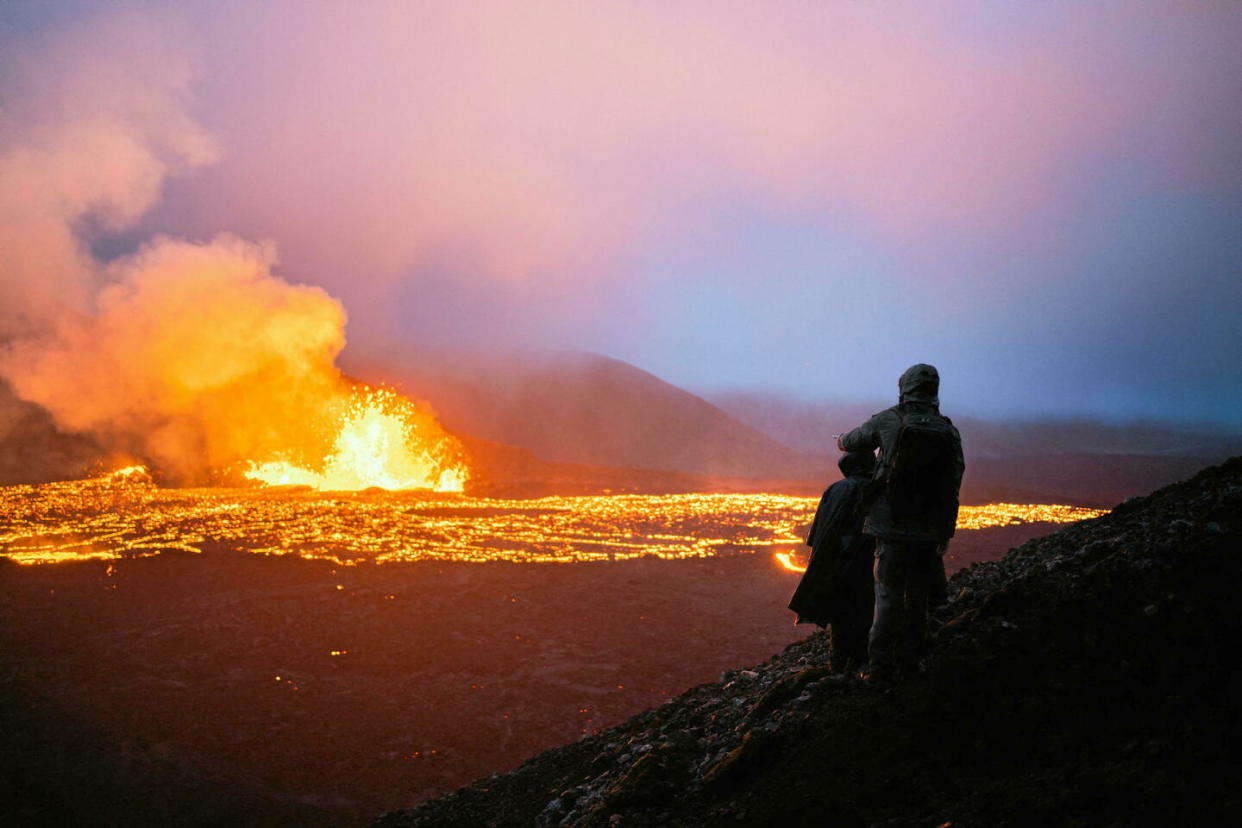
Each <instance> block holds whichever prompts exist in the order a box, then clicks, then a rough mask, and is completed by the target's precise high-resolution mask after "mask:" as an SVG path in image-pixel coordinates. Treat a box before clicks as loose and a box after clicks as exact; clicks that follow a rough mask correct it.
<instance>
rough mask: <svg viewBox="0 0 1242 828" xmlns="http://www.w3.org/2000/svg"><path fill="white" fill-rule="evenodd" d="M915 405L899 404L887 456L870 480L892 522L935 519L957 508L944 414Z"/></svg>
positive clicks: (953, 450) (952, 439) (952, 447)
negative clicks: (897, 423) (881, 495)
mask: <svg viewBox="0 0 1242 828" xmlns="http://www.w3.org/2000/svg"><path fill="white" fill-rule="evenodd" d="M919 409H921V410H919ZM919 409H911V408H907V407H906V406H902V407H901V425H900V427H899V428H898V429H897V436H896V438H895V439H894V440H893V446H892V451H891V452H890V455H891V456H887V457H884V458H882V460H881V462H880V467H879V468H878V469H877V470H876V481H877V483H878V484H879V486H878V488H882V489H883V491H884V494H885V499H886V500H887V501H888V504H889V507H890V508H891V510H892V517H893V521H894V522H895V523H900V524H914V525H929V524H932V525H940V524H943V523H945V522H948V521H952V520H953V517H954V515H955V513H956V511H957V508H956V507H957V486H956V482H957V481H956V475H955V472H956V460H957V436H956V434H955V432H954V429H953V423H952V422H951V421H950V420H949V418H948V417H944V416H942V415H940V414H939V413H937V412H935V411H928V410H926V408H924V407H922V406H920V407H919ZM950 525H951V524H950Z"/></svg>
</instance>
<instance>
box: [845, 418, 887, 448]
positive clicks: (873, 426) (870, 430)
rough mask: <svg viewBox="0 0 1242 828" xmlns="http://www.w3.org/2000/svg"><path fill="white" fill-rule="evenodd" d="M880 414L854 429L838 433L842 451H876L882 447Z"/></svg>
mask: <svg viewBox="0 0 1242 828" xmlns="http://www.w3.org/2000/svg"><path fill="white" fill-rule="evenodd" d="M879 425H880V415H879V414H877V415H875V416H874V417H872V418H871V419H870V420H867V422H865V423H863V424H862V425H860V426H859V427H858V428H856V429H854V430H853V431H847V432H846V433H845V434H839V435H837V448H838V449H840V450H841V451H875V450H876V449H878V448H879V447H880V428H879Z"/></svg>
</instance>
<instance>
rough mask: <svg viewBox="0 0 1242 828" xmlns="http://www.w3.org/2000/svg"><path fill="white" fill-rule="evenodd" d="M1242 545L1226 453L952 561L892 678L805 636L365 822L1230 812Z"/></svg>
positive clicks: (998, 819) (1026, 819) (1238, 795)
mask: <svg viewBox="0 0 1242 828" xmlns="http://www.w3.org/2000/svg"><path fill="white" fill-rule="evenodd" d="M1240 542H1242V458H1234V459H1232V460H1229V461H1227V462H1226V463H1224V464H1223V465H1221V466H1217V467H1214V468H1210V469H1207V470H1204V471H1203V472H1201V473H1200V474H1198V475H1197V476H1196V477H1194V478H1193V479H1191V480H1188V481H1186V482H1183V483H1178V484H1175V485H1173V486H1169V487H1166V488H1164V489H1161V490H1160V491H1157V492H1156V493H1154V494H1152V495H1150V496H1148V497H1144V498H1136V499H1132V500H1130V501H1127V502H1125V503H1123V504H1122V505H1121V506H1119V507H1118V508H1117V509H1116V510H1115V511H1114V512H1113V513H1112V514H1110V515H1108V516H1106V517H1103V518H1099V519H1096V520H1092V521H1086V522H1083V523H1080V524H1075V525H1074V526H1071V527H1068V528H1066V529H1064V530H1062V531H1060V532H1058V533H1056V534H1053V535H1049V536H1047V537H1044V538H1039V539H1036V540H1033V541H1029V542H1028V543H1026V544H1024V545H1022V546H1021V547H1019V548H1017V549H1016V550H1014V551H1013V552H1011V553H1010V555H1009V556H1008V557H1006V558H1005V559H1004V560H1003V561H1000V562H997V563H991V564H982V565H977V566H973V567H970V568H969V569H966V570H963V571H962V572H960V573H959V574H958V575H957V576H955V577H954V578H953V580H952V582H951V601H950V603H949V604H948V605H947V606H946V607H944V608H942V609H941V610H940V611H939V613H938V615H937V618H936V619H935V624H934V626H935V627H936V633H935V641H934V650H933V653H932V655H931V657H930V658H929V659H928V660H927V662H926V669H925V671H924V672H923V673H922V674H921V675H919V676H918V677H917V678H916V679H913V680H911V681H909V682H907V683H905V684H902V685H898V686H893V687H877V686H873V685H869V684H866V683H864V682H861V681H860V680H858V679H856V678H852V677H841V676H835V675H832V674H830V673H828V672H827V671H826V670H825V669H824V664H825V662H826V661H827V656H828V653H827V651H826V647H825V642H824V638H823V636H822V635H815V636H812V637H810V638H809V639H806V640H804V641H801V642H798V643H796V644H793V645H791V646H790V647H789V648H787V649H786V650H785V651H784V652H783V653H781V654H779V655H777V656H775V657H774V658H772V659H771V660H769V661H768V662H766V663H764V664H761V665H758V666H756V667H754V668H752V669H747V670H735V671H730V672H727V673H725V674H724V675H722V676H721V681H720V682H719V683H716V684H706V685H701V686H699V687H697V688H694V689H692V690H690V691H689V692H687V693H685V694H683V695H682V696H680V697H678V698H676V699H674V700H672V701H670V702H669V703H667V704H665V705H663V706H661V707H658V708H655V709H652V710H648V711H646V712H645V713H642V714H640V715H638V716H635V717H633V718H631V719H629V720H628V721H626V722H623V723H622V724H620V725H618V726H616V727H614V728H611V729H609V730H606V731H604V732H602V733H599V734H597V735H594V736H591V737H588V738H586V739H583V740H581V741H579V742H576V743H574V744H570V745H567V746H565V747H562V748H558V749H556V750H553V751H549V752H547V753H544V754H541V755H539V756H537V757H535V758H533V759H531V760H529V761H528V762H527V763H526V764H524V765H523V766H521V767H520V768H518V769H517V770H516V771H514V772H513V773H510V774H506V775H503V776H492V777H489V778H486V779H482V780H480V781H478V782H476V783H475V784H473V785H471V786H469V787H466V788H463V789H461V790H459V791H457V792H456V793H454V794H452V795H450V796H447V797H443V798H440V799H437V800H432V801H430V802H427V803H424V804H423V805H422V806H420V807H418V808H416V809H414V810H411V811H405V812H393V813H389V814H386V815H384V816H383V817H381V818H380V820H379V822H378V823H377V825H380V826H386V827H387V828H394V827H395V826H477V825H494V826H507V825H513V826H519V825H521V826H528V825H626V826H628V825H704V826H706V825H720V824H737V825H756V826H758V825H842V826H852V825H859V826H863V825H882V826H904V825H911V826H924V825H925V826H946V825H951V826H956V827H957V828H962V827H963V826H1005V825H1093V826H1094V825H1117V826H1121V825H1156V824H1159V825H1217V824H1234V823H1233V820H1234V819H1236V815H1237V814H1238V813H1239V808H1240V807H1242V717H1240V715H1239V713H1240V710H1242V671H1239V670H1238V669H1237V661H1236V657H1235V656H1231V655H1230V653H1236V652H1237V651H1238V649H1239V647H1238V645H1239V644H1240V643H1242V640H1240V639H1242V603H1240V602H1239V601H1238V600H1237V594H1238V591H1239V587H1240V586H1242V566H1240V564H1242V543H1240Z"/></svg>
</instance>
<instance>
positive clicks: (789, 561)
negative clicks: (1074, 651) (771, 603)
mask: <svg viewBox="0 0 1242 828" xmlns="http://www.w3.org/2000/svg"><path fill="white" fill-rule="evenodd" d="M1106 514H1108V510H1107V509H1088V508H1086V507H1084V506H1065V505H1061V504H1049V503H1036V504H1025V503H987V504H985V505H983V506H963V507H961V509H960V510H958V513H957V528H958V530H959V531H960V530H963V529H965V530H971V529H989V528H991V527H994V526H1014V525H1017V524H1020V523H1076V522H1078V521H1080V520H1087V519H1089V518H1095V517H1099V516H1100V515H1106ZM773 557H774V558H775V559H776V562H777V563H778V564H780V565H781V567H782V568H784V569H787V570H789V571H790V572H806V565H805V564H803V563H800V562H799V561H798V560H795V558H794V553H793V552H777V553H775V555H774V556H773Z"/></svg>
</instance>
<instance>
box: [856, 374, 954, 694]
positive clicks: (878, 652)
mask: <svg viewBox="0 0 1242 828" xmlns="http://www.w3.org/2000/svg"><path fill="white" fill-rule="evenodd" d="M897 389H898V393H899V395H900V396H899V402H898V404H897V405H895V406H893V407H892V408H888V409H886V410H884V411H881V412H880V413H878V414H876V415H874V416H873V417H871V419H869V420H867V422H865V423H863V424H862V425H861V426H859V427H858V428H856V429H854V430H853V431H850V432H847V433H846V434H842V435H841V436H840V437H838V439H837V447H838V448H840V449H841V450H842V451H848V452H868V451H874V450H877V449H878V450H879V452H880V459H879V470H878V472H877V474H876V476H875V484H874V485H873V486H872V487H871V488H870V490H869V492H868V498H869V500H870V503H869V504H867V503H864V507H865V511H866V520H865V521H864V524H863V532H864V533H865V534H867V535H870V536H872V537H874V538H875V539H876V550H875V617H874V620H873V623H872V626H871V634H870V640H869V653H868V660H869V662H870V670H869V672H870V673H871V674H872V675H874V676H875V677H877V678H883V677H889V676H893V675H896V674H900V673H904V672H910V671H912V670H914V669H916V668H917V665H918V659H919V657H920V656H921V655H922V654H923V652H924V651H925V648H926V631H927V610H928V605H929V603H934V602H936V601H937V600H943V596H942V593H943V589H944V562H943V559H942V557H941V556H942V555H943V554H944V551H945V549H946V548H947V546H948V542H949V539H950V538H951V537H953V532H954V527H955V524H956V523H957V511H958V495H959V491H960V490H961V485H962V473H963V472H964V471H965V469H966V463H965V460H964V459H963V456H962V438H961V435H960V434H959V433H958V431H957V429H956V428H955V427H954V426H953V423H952V422H951V421H950V420H949V418H948V417H945V416H943V415H942V414H941V413H940V399H939V393H940V374H939V373H938V372H937V371H936V369H935V368H934V367H933V366H931V365H926V364H923V363H919V364H917V365H912V366H911V367H910V368H908V369H907V370H906V371H905V373H903V374H902V375H901V378H900V379H899V380H898V381H897Z"/></svg>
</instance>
